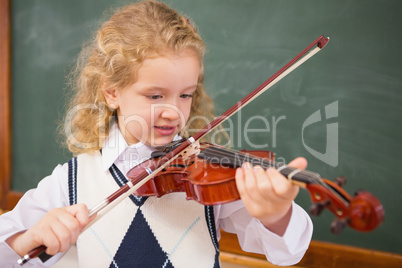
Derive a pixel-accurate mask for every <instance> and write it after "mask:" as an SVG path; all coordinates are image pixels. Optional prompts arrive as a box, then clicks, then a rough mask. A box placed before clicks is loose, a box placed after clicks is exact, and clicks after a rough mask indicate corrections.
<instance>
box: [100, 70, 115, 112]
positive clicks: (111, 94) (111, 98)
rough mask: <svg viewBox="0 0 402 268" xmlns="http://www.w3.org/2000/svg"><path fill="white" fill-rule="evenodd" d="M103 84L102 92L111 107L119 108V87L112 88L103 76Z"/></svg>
mask: <svg viewBox="0 0 402 268" xmlns="http://www.w3.org/2000/svg"><path fill="white" fill-rule="evenodd" d="M100 81H101V84H102V94H103V96H104V97H105V100H106V104H107V106H108V107H109V108H111V109H117V108H118V107H119V104H118V101H117V89H110V88H108V87H107V86H106V84H105V83H104V81H103V77H101V79H100Z"/></svg>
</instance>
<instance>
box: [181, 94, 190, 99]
mask: <svg viewBox="0 0 402 268" xmlns="http://www.w3.org/2000/svg"><path fill="white" fill-rule="evenodd" d="M192 97H193V94H181V95H180V98H183V99H187V98H192Z"/></svg>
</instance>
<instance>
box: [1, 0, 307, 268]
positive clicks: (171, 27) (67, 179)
mask: <svg viewBox="0 0 402 268" xmlns="http://www.w3.org/2000/svg"><path fill="white" fill-rule="evenodd" d="M203 55H204V43H203V42H202V40H201V38H200V36H199V35H198V33H197V31H196V30H195V28H194V27H193V26H191V25H190V24H189V22H188V20H186V19H185V18H184V17H182V16H181V15H179V14H178V13H177V12H176V11H174V10H172V9H170V8H168V7H167V6H166V5H164V4H162V3H159V2H156V1H144V2H139V3H136V4H132V5H128V6H126V7H124V8H122V9H121V10H119V11H118V12H116V13H115V14H114V15H113V16H112V17H111V18H110V20H109V21H108V22H106V23H104V24H103V25H102V27H101V28H100V30H99V31H98V33H97V36H96V39H95V40H94V41H93V43H92V45H90V46H89V47H88V48H87V49H85V50H84V51H83V53H82V55H81V58H80V59H81V60H80V61H79V62H78V68H77V71H76V73H75V75H74V76H73V78H75V81H76V82H75V84H74V87H75V89H76V94H75V97H74V98H73V100H72V101H71V104H70V109H69V112H68V113H67V116H66V118H65V125H64V132H65V133H66V135H67V139H66V140H67V144H68V146H69V149H70V150H71V151H72V152H73V153H74V154H76V155H78V156H77V157H75V158H73V159H71V160H70V161H69V162H68V163H66V164H64V165H63V166H58V167H56V168H55V170H54V171H53V173H52V174H51V175H50V176H49V177H46V178H44V179H43V180H42V181H41V182H40V183H39V185H38V188H36V189H34V190H30V191H28V192H27V193H26V194H25V195H24V197H23V198H22V199H21V200H20V202H19V203H18V205H17V206H16V207H15V208H14V210H13V211H11V212H9V213H7V214H5V215H2V216H1V217H0V226H1V230H0V263H1V264H2V266H4V265H15V264H16V262H17V259H18V258H20V256H23V255H25V254H26V253H27V252H29V251H30V250H32V249H33V248H36V247H38V246H40V245H45V246H46V247H47V250H46V253H48V254H51V255H55V256H54V257H52V258H51V259H50V260H49V261H47V262H45V263H44V264H43V263H42V262H41V261H40V260H38V258H36V259H34V260H32V261H30V262H29V263H28V264H27V265H26V266H27V267H28V266H35V267H37V266H40V265H52V264H54V263H55V262H56V261H57V260H59V259H60V258H61V257H62V255H63V252H66V251H67V250H68V249H69V247H70V245H71V244H74V243H77V251H78V259H79V264H80V267H81V266H82V267H162V266H163V267H194V266H197V267H219V244H218V240H219V238H220V233H219V230H220V228H222V229H223V230H225V231H228V232H232V233H236V234H237V236H238V238H239V242H240V244H241V246H242V248H243V249H244V250H246V251H250V252H255V253H261V254H265V255H266V257H267V259H268V260H269V261H270V262H272V263H275V264H280V265H291V264H295V263H297V262H298V261H299V260H300V259H301V258H302V256H303V254H304V253H305V251H306V249H307V248H308V245H309V242H310V239H311V235H312V223H311V220H310V218H309V217H308V215H307V214H306V213H305V212H304V210H303V209H301V208H300V207H299V206H298V205H296V204H295V203H294V202H293V200H294V198H295V197H296V195H297V193H298V188H297V187H296V186H292V185H291V184H290V183H289V182H288V180H287V179H285V178H284V177H283V176H282V175H281V174H280V173H279V172H277V171H276V170H274V169H268V170H267V171H264V170H263V169H262V168H260V167H255V168H251V165H250V164H245V165H244V166H243V167H242V168H239V169H238V170H237V172H236V183H237V187H238V190H239V192H240V195H241V199H242V200H241V201H237V202H232V203H229V204H225V205H217V206H203V205H200V204H198V203H196V202H194V201H186V200H185V196H184V193H174V194H168V195H164V196H163V197H161V198H157V197H148V198H146V197H139V196H134V195H132V196H130V198H127V200H124V201H123V202H122V203H121V204H119V205H118V206H116V207H115V208H114V209H113V210H111V211H109V213H107V214H105V215H104V216H103V217H102V218H101V219H100V220H99V221H97V222H96V223H95V224H93V225H92V226H91V227H90V228H89V229H88V230H86V231H85V232H83V233H82V234H80V232H81V230H82V229H83V228H84V227H85V226H86V225H87V224H88V223H89V222H90V221H91V220H92V219H90V218H89V216H88V208H92V207H94V206H95V205H96V204H97V203H98V202H99V201H100V200H103V199H104V198H105V197H107V196H109V195H110V194H111V193H113V192H114V191H115V190H116V189H118V188H119V187H120V186H121V185H123V184H124V183H126V182H127V178H126V177H125V176H124V175H123V174H126V173H127V172H128V171H129V170H130V169H131V168H132V167H134V166H136V165H137V164H139V163H141V162H142V161H145V160H147V159H148V158H149V157H150V156H151V152H152V151H153V150H154V147H155V146H161V145H166V144H168V143H170V142H171V141H173V140H175V139H179V138H180V136H187V135H188V133H190V134H191V133H192V130H196V129H199V128H200V127H202V126H203V125H204V124H205V120H206V119H205V118H209V119H210V118H211V117H212V112H211V107H212V106H211V101H210V99H209V98H208V96H207V95H206V93H205V91H204V87H203V63H202V62H203ZM289 165H292V166H293V167H296V168H299V169H304V168H305V167H306V161H305V160H304V159H303V158H298V159H296V160H294V161H293V162H292V163H291V164H289Z"/></svg>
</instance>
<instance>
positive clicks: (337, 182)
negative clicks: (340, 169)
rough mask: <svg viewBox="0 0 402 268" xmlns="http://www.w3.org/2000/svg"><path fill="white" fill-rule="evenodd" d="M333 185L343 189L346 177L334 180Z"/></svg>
mask: <svg viewBox="0 0 402 268" xmlns="http://www.w3.org/2000/svg"><path fill="white" fill-rule="evenodd" d="M335 183H336V184H337V185H338V186H339V187H343V186H345V184H346V177H345V176H339V177H337V178H336V179H335Z"/></svg>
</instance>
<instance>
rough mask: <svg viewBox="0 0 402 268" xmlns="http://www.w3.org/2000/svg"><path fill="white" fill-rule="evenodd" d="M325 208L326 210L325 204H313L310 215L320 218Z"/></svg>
mask: <svg viewBox="0 0 402 268" xmlns="http://www.w3.org/2000/svg"><path fill="white" fill-rule="evenodd" d="M324 208H325V204H324V203H313V204H312V205H311V206H310V214H311V215H313V216H319V215H321V213H322V211H323V210H324Z"/></svg>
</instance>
